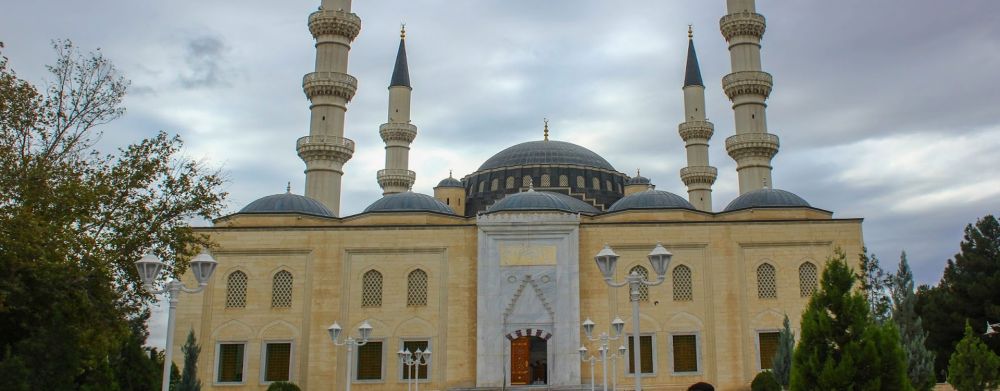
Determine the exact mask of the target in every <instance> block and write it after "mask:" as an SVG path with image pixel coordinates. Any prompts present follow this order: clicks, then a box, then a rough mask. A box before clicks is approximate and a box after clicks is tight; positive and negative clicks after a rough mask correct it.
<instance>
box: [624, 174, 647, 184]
mask: <svg viewBox="0 0 1000 391" xmlns="http://www.w3.org/2000/svg"><path fill="white" fill-rule="evenodd" d="M649 183H650V182H649V178H646V177H644V176H642V175H636V176H634V177H632V178H629V180H628V183H626V185H628V186H632V185H648V184H649Z"/></svg>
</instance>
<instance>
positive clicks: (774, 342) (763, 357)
mask: <svg viewBox="0 0 1000 391" xmlns="http://www.w3.org/2000/svg"><path fill="white" fill-rule="evenodd" d="M779 340H780V334H779V333H777V332H767V333H759V334H757V347H758V351H759V354H760V356H759V357H757V358H758V359H759V360H760V369H761V370H765V369H771V368H772V367H773V366H774V356H775V355H777V354H778V341H779Z"/></svg>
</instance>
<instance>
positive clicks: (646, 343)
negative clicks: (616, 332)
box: [626, 335, 656, 373]
mask: <svg viewBox="0 0 1000 391" xmlns="http://www.w3.org/2000/svg"><path fill="white" fill-rule="evenodd" d="M634 342H635V337H633V336H631V335H629V336H628V354H626V356H628V357H627V358H626V360H627V361H628V373H635V362H633V361H634V360H633V357H635V355H634V354H633V353H632V352H633V351H634V350H632V347H633V346H635V345H634ZM639 348H640V349H639V362H640V366H639V368H640V369H641V370H642V373H653V356H654V355H655V354H656V350H655V349H653V336H652V335H640V336H639Z"/></svg>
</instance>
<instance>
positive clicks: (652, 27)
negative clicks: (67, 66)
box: [0, 0, 1000, 344]
mask: <svg viewBox="0 0 1000 391" xmlns="http://www.w3.org/2000/svg"><path fill="white" fill-rule="evenodd" d="M724 3H725V2H724V1H722V0H713V1H706V0H683V1H682V0H674V1H663V0H646V1H638V0H635V1H622V2H608V1H597V0H589V1H569V0H550V1H532V0H490V1H487V0H481V1H444V0H372V1H356V2H355V4H354V12H356V13H357V14H358V15H359V16H360V17H361V18H362V24H363V28H362V32H361V35H360V36H359V37H358V39H357V40H356V41H355V42H354V45H353V49H352V50H351V57H350V67H349V73H350V74H352V75H354V76H355V77H357V78H358V79H359V87H358V93H357V95H356V96H355V98H354V100H353V101H352V102H351V104H350V105H349V111H348V114H347V128H346V132H345V136H346V137H348V138H351V139H353V140H355V141H356V142H357V149H356V151H355V154H354V158H353V159H352V160H351V161H350V162H348V163H347V165H346V167H345V176H344V183H343V203H342V206H341V215H351V214H355V213H358V212H360V211H361V210H363V209H364V207H365V206H367V205H368V204H369V203H371V202H373V201H374V200H376V199H378V197H379V196H380V194H381V192H380V189H379V187H378V184H377V183H376V181H375V172H376V171H377V170H378V169H380V168H382V164H383V162H384V150H383V147H384V145H383V144H382V141H381V139H380V138H379V136H378V126H379V124H381V123H383V122H385V120H386V110H387V109H386V102H387V91H386V86H387V84H388V80H389V76H390V73H391V70H392V69H391V68H392V64H393V60H394V55H395V52H396V45H398V30H399V24H400V22H404V21H405V22H406V24H407V31H408V33H407V50H408V53H409V64H410V77H411V80H412V84H413V87H414V91H413V109H412V113H413V114H412V117H413V123H414V124H415V125H417V126H418V127H419V132H420V133H419V135H418V136H417V139H416V141H415V142H414V144H413V149H412V151H411V154H410V165H411V168H412V169H413V170H415V171H416V172H417V182H416V184H415V186H414V190H415V191H418V192H423V193H428V194H431V193H432V190H431V188H432V187H433V186H434V185H435V184H436V183H437V182H438V181H439V180H440V179H442V178H444V177H446V176H447V175H448V170H449V169H454V171H455V174H456V176H463V175H465V174H468V173H470V172H472V171H473V170H475V169H476V168H477V167H478V166H479V164H480V163H482V162H483V161H484V160H486V159H487V158H488V157H490V156H491V155H492V154H494V153H496V152H497V151H499V150H501V149H503V148H505V147H507V146H510V145H512V144H516V143H520V142H524V141H530V140H537V139H540V138H541V133H542V131H541V129H542V118H549V119H550V120H551V122H550V123H551V132H552V138H554V139H558V140H565V141H570V142H574V143H577V144H580V145H583V146H585V147H588V148H590V149H591V150H594V151H595V152H597V153H599V154H601V155H602V156H604V157H605V158H606V159H607V160H608V161H609V162H611V163H612V164H613V165H614V166H615V167H616V168H617V169H618V170H619V171H622V172H626V173H628V174H630V175H631V174H634V172H635V169H636V168H641V169H642V173H643V175H644V176H648V177H650V178H651V179H652V180H653V182H654V183H655V184H656V185H657V186H658V188H659V189H663V190H668V191H671V192H674V193H678V194H681V195H684V194H686V189H685V188H684V186H683V184H682V183H681V181H680V179H679V178H678V174H677V171H678V169H680V168H681V167H682V166H683V165H684V161H685V155H684V145H683V142H682V141H681V139H680V137H678V135H677V131H676V129H677V128H676V126H677V123H678V122H681V121H682V120H683V106H682V93H681V89H680V87H681V84H682V80H683V66H684V54H685V45H686V44H687V25H688V24H693V25H694V28H695V41H696V44H697V48H698V55H699V57H700V60H701V67H702V72H703V76H704V78H705V81H706V84H707V99H708V102H707V104H708V107H707V110H708V114H709V117H710V120H711V121H712V122H714V123H715V126H716V135H715V137H714V138H713V140H712V145H711V150H710V154H711V156H710V159H711V163H712V165H714V166H716V167H718V168H719V178H718V180H717V182H716V184H715V188H714V190H715V192H714V199H715V209H716V210H721V209H722V208H724V207H725V205H726V204H727V203H728V202H729V201H730V200H732V199H733V198H735V197H736V195H737V191H738V190H737V187H738V185H737V179H736V170H735V164H734V162H733V161H732V159H730V158H729V157H728V156H727V155H726V153H725V149H724V140H725V137H727V136H729V135H731V134H733V130H732V129H733V126H732V123H733V119H732V118H733V116H732V111H731V109H730V107H729V102H728V101H727V99H726V98H725V96H724V95H723V94H722V91H721V87H720V80H721V78H722V76H724V75H725V74H727V73H729V58H728V52H727V46H726V43H725V41H724V39H723V38H722V37H721V35H720V34H719V32H718V19H719V17H721V16H722V15H723V14H724V13H725V4H724ZM758 3H759V4H758V7H759V12H761V13H763V14H764V15H765V16H766V17H767V20H768V26H767V27H768V30H767V33H766V35H765V38H764V42H763V45H764V49H763V63H764V69H765V70H766V71H768V72H770V73H771V74H772V75H774V78H775V87H774V92H773V93H772V96H771V98H770V100H769V101H768V104H769V107H768V120H769V124H768V125H769V128H770V131H771V132H772V133H775V134H777V135H778V136H780V137H781V151H780V152H779V154H778V155H777V157H776V158H775V159H774V162H773V164H774V185H775V187H777V188H781V189H785V190H789V191H792V192H794V193H797V194H799V195H800V196H802V197H803V198H805V199H806V200H808V201H809V202H810V203H811V204H812V205H814V206H816V207H819V208H823V209H827V210H832V211H834V212H835V217H863V218H864V219H865V223H864V232H865V241H866V244H867V245H868V247H869V249H870V250H872V251H873V252H874V253H876V254H877V255H879V256H880V257H881V258H882V259H883V263H885V264H886V267H887V269H890V270H894V269H895V263H896V261H897V259H898V256H899V253H900V251H902V250H906V251H907V253H908V255H909V260H910V262H911V264H912V265H913V268H914V270H915V274H916V278H917V280H918V282H920V283H936V282H937V280H938V279H939V278H940V275H941V271H942V268H943V266H944V263H945V261H946V260H947V259H948V258H949V257H951V256H952V255H954V254H955V252H956V251H957V250H958V243H959V242H960V240H961V237H962V229H963V227H964V226H965V225H966V224H969V223H971V222H974V221H975V220H976V218H978V217H981V216H984V215H986V214H995V213H997V206H998V205H1000V202H998V196H1000V175H998V174H997V167H1000V153H998V152H997V151H998V150H1000V72H997V70H998V69H1000V23H997V22H996V15H1000V2H997V1H996V0H962V1H940V0H881V1H871V0H839V1H836V2H831V1H804V0H772V1H759V2H758ZM317 6H318V0H311V1H303V0H295V1H269V0H267V1H266V0H243V1H222V0H216V1H204V0H198V1H195V0H172V1H158V2H147V1H132V0H88V1H71V0H34V1H9V2H6V3H5V4H4V7H3V12H0V41H3V42H4V43H5V45H6V48H5V49H4V50H3V54H4V55H6V56H7V57H9V58H10V62H11V65H12V66H13V67H14V69H15V70H16V71H17V72H18V74H19V75H20V76H21V77H23V78H26V79H28V80H32V81H35V82H39V83H41V82H43V81H44V80H45V77H46V75H45V73H44V72H45V71H44V65H45V64H47V63H51V62H52V61H53V58H54V57H53V51H52V50H51V48H50V47H49V41H50V40H51V39H57V38H69V39H72V40H73V41H74V42H75V43H76V44H77V46H79V47H80V48H82V49H84V50H93V49H96V48H100V50H101V52H103V53H104V55H105V56H107V57H109V58H111V59H112V60H113V61H114V62H115V64H116V65H117V66H118V67H119V68H120V69H121V70H122V72H123V73H124V74H125V75H126V76H127V77H128V78H129V79H131V80H132V87H131V90H130V93H129V95H128V97H127V100H126V102H125V104H126V106H127V108H128V113H127V115H126V116H125V117H124V118H122V119H120V120H118V121H116V122H114V123H113V124H111V125H109V126H107V127H106V128H105V129H104V131H105V136H104V139H103V140H102V148H106V149H111V148H115V147H117V146H121V145H125V144H127V143H132V142H135V141H137V140H139V139H141V138H142V137H146V136H149V135H152V134H154V133H155V132H157V131H159V130H165V131H167V132H170V133H176V134H180V135H181V136H182V138H183V139H184V140H185V141H186V148H185V154H186V155H188V156H190V157H193V158H196V159H204V160H205V161H207V162H209V163H210V164H213V165H216V166H219V167H221V168H223V169H224V170H225V171H226V172H227V173H228V177H229V178H230V181H229V183H228V184H227V189H226V190H227V191H229V192H230V193H231V198H230V201H229V206H228V210H229V211H231V212H235V211H237V210H239V208H241V207H242V206H244V205H246V204H247V203H249V202H250V201H252V200H254V199H256V198H259V197H262V196H265V195H269V194H275V193H280V192H284V189H285V184H286V182H288V181H290V182H291V183H292V189H293V192H296V193H301V192H302V189H303V181H304V175H303V174H302V170H303V168H304V165H303V163H302V161H301V160H299V158H298V157H297V156H296V154H295V149H294V144H295V140H296V139H297V138H298V137H301V136H304V135H306V134H307V133H308V121H309V110H308V102H307V100H306V99H305V97H304V95H303V93H302V90H301V80H302V75H303V74H305V73H308V72H311V71H312V69H313V61H314V49H313V42H312V37H311V36H310V35H309V32H308V29H307V28H306V17H307V15H308V14H309V13H310V12H312V11H313V10H315V9H316V7H317ZM161 322H162V316H159V317H158V319H157V322H156V323H157V324H156V326H157V327H155V329H156V330H159V327H158V326H159V323H161ZM150 342H151V343H154V344H162V334H160V333H156V335H154V337H153V339H152V340H151V341H150Z"/></svg>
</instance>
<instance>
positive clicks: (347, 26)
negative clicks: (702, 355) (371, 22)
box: [309, 10, 361, 41]
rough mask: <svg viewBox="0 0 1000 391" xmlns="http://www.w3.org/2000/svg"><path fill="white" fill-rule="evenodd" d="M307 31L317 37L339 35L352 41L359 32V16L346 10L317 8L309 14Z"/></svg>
mask: <svg viewBox="0 0 1000 391" xmlns="http://www.w3.org/2000/svg"><path fill="white" fill-rule="evenodd" d="M309 32H310V33H312V35H313V38H317V39H318V38H319V37H320V36H323V35H339V36H342V37H345V38H347V39H348V41H353V40H354V38H357V37H358V33H360V32H361V18H359V17H358V15H356V14H353V13H351V12H347V11H333V10H319V11H316V12H313V13H312V14H310V15H309Z"/></svg>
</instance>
